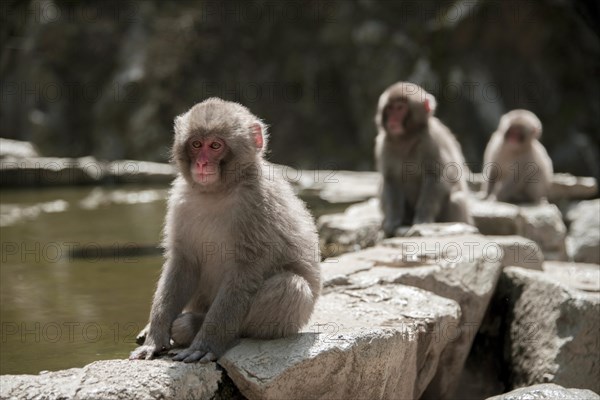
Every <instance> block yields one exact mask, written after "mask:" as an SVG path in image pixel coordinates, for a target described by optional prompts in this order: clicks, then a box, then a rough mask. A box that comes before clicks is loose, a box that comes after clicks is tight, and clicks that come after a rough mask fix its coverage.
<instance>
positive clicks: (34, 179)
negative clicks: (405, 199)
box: [0, 157, 175, 187]
mask: <svg viewBox="0 0 600 400" xmlns="http://www.w3.org/2000/svg"><path fill="white" fill-rule="evenodd" d="M174 176H175V169H174V168H173V167H172V166H171V165H169V164H162V163H154V162H146V161H133V160H121V161H113V162H106V161H101V160H97V159H95V158H94V157H81V158H55V157H33V158H13V157H9V158H4V159H1V160H0V182H1V183H2V185H7V186H15V187H22V186H72V185H89V184H101V183H170V182H171V181H172V180H173V178H174Z"/></svg>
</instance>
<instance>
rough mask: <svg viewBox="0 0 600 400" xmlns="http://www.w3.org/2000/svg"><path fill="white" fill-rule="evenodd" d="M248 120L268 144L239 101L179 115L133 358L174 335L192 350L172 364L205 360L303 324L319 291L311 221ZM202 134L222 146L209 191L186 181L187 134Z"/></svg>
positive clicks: (212, 102) (147, 356)
mask: <svg viewBox="0 0 600 400" xmlns="http://www.w3.org/2000/svg"><path fill="white" fill-rule="evenodd" d="M253 124H259V125H260V127H261V129H262V132H263V137H264V143H265V145H266V132H265V129H266V128H265V126H264V124H263V123H262V122H261V121H260V120H259V119H258V118H257V117H255V116H254V115H252V114H251V113H250V111H248V109H246V108H245V107H243V106H241V105H239V104H236V103H231V102H226V101H223V100H221V99H215V98H211V99H208V100H206V101H204V102H202V103H199V104H197V105H195V106H194V107H192V108H191V109H190V110H189V111H188V112H187V113H185V114H183V115H181V116H179V117H177V118H176V121H175V139H174V144H173V159H174V161H175V163H176V164H177V165H178V166H179V169H180V171H181V173H180V176H179V177H177V178H176V180H175V181H174V183H173V187H172V189H171V191H170V195H169V201H168V211H167V216H166V221H165V227H164V240H163V244H164V247H165V249H166V252H165V263H164V265H163V269H162V273H161V277H160V280H159V283H158V288H157V290H156V293H155V295H154V301H153V304H152V311H151V314H150V325H149V328H148V332H147V336H146V341H145V343H144V345H143V346H141V347H139V348H138V349H136V350H135V351H134V352H133V353H132V354H131V357H130V358H132V359H140V358H145V359H150V358H152V357H153V356H154V355H156V354H157V353H159V352H161V351H162V350H164V349H168V348H169V347H170V339H172V338H173V340H174V342H176V343H177V344H185V345H188V344H189V346H190V347H189V348H188V349H186V350H184V351H182V352H180V353H179V354H178V355H177V356H176V357H175V359H176V360H183V361H186V362H191V361H198V360H200V361H207V360H212V359H214V358H216V357H218V356H220V355H222V354H223V353H224V352H225V351H226V350H227V349H228V348H230V347H231V346H232V345H233V344H234V343H235V342H236V340H237V339H239V338H240V337H254V338H264V339H268V338H279V337H284V336H287V335H291V334H294V333H296V332H298V330H299V329H300V328H301V327H302V326H304V325H305V324H306V323H307V322H308V320H309V318H310V315H311V313H312V311H313V308H314V305H315V302H316V300H317V298H318V296H319V294H320V291H321V272H320V265H319V262H320V254H319V249H318V237H317V233H316V228H315V224H314V221H313V219H312V217H311V215H310V213H309V212H308V210H307V209H306V207H305V205H304V203H303V202H302V201H301V200H299V199H298V198H297V197H296V195H295V194H294V193H293V190H292V188H291V186H290V185H289V183H287V182H286V181H285V180H284V179H283V178H281V177H280V176H278V175H277V174H273V170H274V169H273V168H272V166H271V165H270V164H268V163H267V162H266V161H265V160H264V159H263V154H264V150H265V147H264V146H263V148H262V149H257V148H256V146H255V145H254V141H253V137H252V134H251V127H252V126H253ZM206 135H216V136H217V137H219V138H221V139H222V140H224V141H225V143H226V144H227V147H228V152H227V155H226V156H225V158H223V160H222V162H221V167H220V174H221V179H220V182H219V183H218V184H217V185H213V187H210V188H207V187H202V186H201V185H198V184H196V183H195V182H194V180H193V179H192V178H191V174H190V163H191V160H190V159H189V156H188V153H187V152H186V144H187V143H188V141H189V140H190V138H195V137H203V136H206ZM182 312H189V313H191V314H183V315H180V314H181V313H182ZM178 316H179V318H178ZM176 319H177V321H176ZM174 321H175V323H174ZM198 327H199V329H198ZM171 328H172V330H171ZM190 338H193V339H192V340H191V343H189V342H190Z"/></svg>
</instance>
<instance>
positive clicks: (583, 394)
mask: <svg viewBox="0 0 600 400" xmlns="http://www.w3.org/2000/svg"><path fill="white" fill-rule="evenodd" d="M545 399H552V400H599V399H600V396H598V395H597V394H596V393H594V392H592V391H591V390H587V389H565V388H564V387H562V386H559V385H555V384H553V383H543V384H540V385H533V386H527V387H523V388H519V389H515V390H513V391H512V392H510V393H505V394H501V395H498V396H494V397H489V398H488V399H487V400H545Z"/></svg>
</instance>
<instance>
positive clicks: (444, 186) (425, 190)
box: [375, 82, 472, 236]
mask: <svg viewBox="0 0 600 400" xmlns="http://www.w3.org/2000/svg"><path fill="white" fill-rule="evenodd" d="M435 106H436V102H435V98H434V97H433V96H432V95H431V94H429V93H427V92H426V91H425V90H424V89H423V88H421V87H419V86H417V85H415V84H412V83H406V82H398V83H396V84H394V85H392V86H390V87H389V88H387V89H386V91H385V92H383V94H382V95H381V96H380V97H379V103H378V108H377V114H376V116H375V124H376V125H377V131H378V134H377V138H376V141H375V159H376V162H377V169H378V171H379V172H381V174H382V175H383V185H382V188H381V192H380V201H381V208H382V211H383V215H384V220H383V230H384V232H385V234H386V236H393V235H394V232H395V231H396V229H397V228H398V227H400V226H401V225H412V224H418V223H428V222H466V223H469V224H472V219H471V216H470V215H469V213H468V211H467V199H468V188H467V181H466V178H467V169H466V164H465V161H464V157H463V155H462V151H461V148H460V145H459V144H458V142H457V141H456V139H455V137H454V135H452V133H451V132H450V130H449V129H448V128H447V127H446V126H445V125H444V124H442V123H441V122H440V120H438V119H437V118H435V117H434V116H433V113H434V111H435Z"/></svg>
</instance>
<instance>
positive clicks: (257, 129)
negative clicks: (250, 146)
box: [250, 122, 264, 150]
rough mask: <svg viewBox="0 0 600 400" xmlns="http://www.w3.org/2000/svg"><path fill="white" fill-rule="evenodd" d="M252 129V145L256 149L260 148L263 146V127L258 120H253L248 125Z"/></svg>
mask: <svg viewBox="0 0 600 400" xmlns="http://www.w3.org/2000/svg"><path fill="white" fill-rule="evenodd" d="M250 130H251V131H252V138H253V139H254V145H255V146H256V149H257V150H262V148H263V146H264V138H263V128H262V125H261V124H259V123H258V122H255V123H253V124H252V126H251V127H250Z"/></svg>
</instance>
